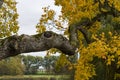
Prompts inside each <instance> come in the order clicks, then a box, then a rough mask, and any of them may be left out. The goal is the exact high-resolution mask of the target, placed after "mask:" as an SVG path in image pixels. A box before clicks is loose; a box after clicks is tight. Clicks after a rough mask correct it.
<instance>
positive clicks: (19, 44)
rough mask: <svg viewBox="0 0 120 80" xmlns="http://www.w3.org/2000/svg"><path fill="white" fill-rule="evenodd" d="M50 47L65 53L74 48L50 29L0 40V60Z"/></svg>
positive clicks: (70, 52) (73, 50)
mask: <svg viewBox="0 0 120 80" xmlns="http://www.w3.org/2000/svg"><path fill="white" fill-rule="evenodd" d="M50 48H57V49H59V50H61V51H62V52H63V53H64V54H67V55H73V54H75V49H76V47H74V46H72V45H71V43H70V42H69V40H68V39H67V38H66V37H64V36H62V35H60V34H56V33H54V32H52V31H46V32H44V33H42V34H37V35H32V36H29V35H21V36H17V35H14V36H10V37H8V38H5V39H1V40H0V60H1V59H4V58H7V57H10V56H15V55H18V54H21V53H28V52H37V51H45V50H48V49H50Z"/></svg>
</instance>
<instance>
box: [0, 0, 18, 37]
mask: <svg viewBox="0 0 120 80" xmlns="http://www.w3.org/2000/svg"><path fill="white" fill-rule="evenodd" d="M16 4H17V2H16V1H15V0H4V3H3V5H2V8H1V9H0V17H1V18H0V30H1V31H0V38H2V37H6V36H10V35H13V34H16V33H17V31H18V29H19V26H18V21H17V19H18V16H19V15H18V13H17V8H16Z"/></svg>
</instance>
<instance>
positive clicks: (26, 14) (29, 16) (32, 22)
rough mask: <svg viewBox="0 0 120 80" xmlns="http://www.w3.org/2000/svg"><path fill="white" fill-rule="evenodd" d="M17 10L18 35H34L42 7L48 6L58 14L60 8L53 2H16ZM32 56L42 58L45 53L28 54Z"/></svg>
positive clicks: (36, 0)
mask: <svg viewBox="0 0 120 80" xmlns="http://www.w3.org/2000/svg"><path fill="white" fill-rule="evenodd" d="M16 1H17V2H18V4H17V10H18V14H19V19H18V21H19V26H20V29H19V32H18V33H19V34H28V35H33V34H36V28H35V26H36V24H37V23H38V22H39V19H40V16H41V14H42V12H43V10H42V7H47V6H50V8H51V9H54V10H55V11H56V12H57V13H58V14H59V13H60V9H61V8H60V7H58V6H55V5H54V0H16ZM30 54H32V55H35V56H36V55H39V56H44V55H45V52H37V53H30Z"/></svg>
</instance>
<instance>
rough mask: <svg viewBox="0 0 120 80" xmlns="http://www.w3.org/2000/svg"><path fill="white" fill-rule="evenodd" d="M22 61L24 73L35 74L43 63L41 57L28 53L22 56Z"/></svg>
mask: <svg viewBox="0 0 120 80" xmlns="http://www.w3.org/2000/svg"><path fill="white" fill-rule="evenodd" d="M22 61H23V63H24V65H25V74H36V73H37V71H38V69H39V67H40V66H41V65H42V63H43V58H42V57H37V56H36V57H34V56H30V55H28V56H22Z"/></svg>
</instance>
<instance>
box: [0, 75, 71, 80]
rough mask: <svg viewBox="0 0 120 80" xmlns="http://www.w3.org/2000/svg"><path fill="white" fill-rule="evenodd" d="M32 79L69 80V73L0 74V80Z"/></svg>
mask: <svg viewBox="0 0 120 80" xmlns="http://www.w3.org/2000/svg"><path fill="white" fill-rule="evenodd" d="M27 78H29V79H32V80H38V78H39V79H40V78H42V79H41V80H43V78H46V79H47V80H64V79H65V80H69V79H68V78H69V76H68V75H18V76H0V80H12V79H15V80H17V79H18V80H20V79H21V80H23V79H27Z"/></svg>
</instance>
